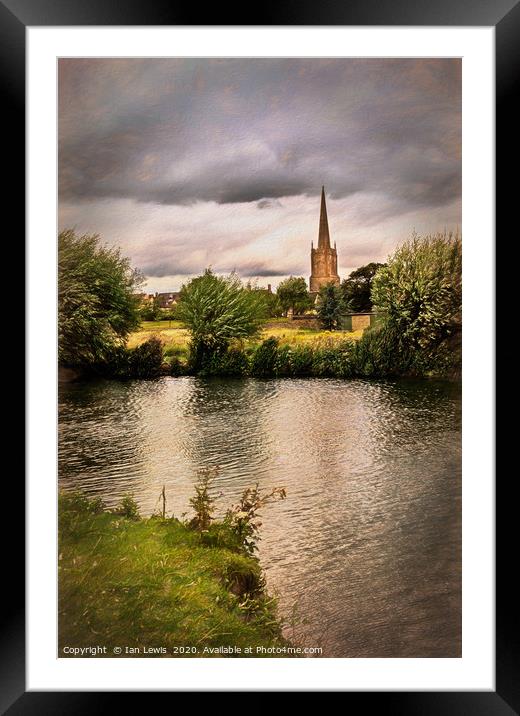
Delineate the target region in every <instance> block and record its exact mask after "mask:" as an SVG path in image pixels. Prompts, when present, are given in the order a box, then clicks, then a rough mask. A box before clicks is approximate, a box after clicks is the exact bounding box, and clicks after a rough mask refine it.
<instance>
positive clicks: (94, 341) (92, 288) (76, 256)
mask: <svg viewBox="0 0 520 716" xmlns="http://www.w3.org/2000/svg"><path fill="white" fill-rule="evenodd" d="M141 283H142V276H141V275H140V274H139V272H137V271H136V270H134V269H132V268H131V266H130V263H129V260H128V259H127V258H124V257H123V256H121V253H120V250H119V249H118V248H109V247H107V246H104V245H102V244H101V239H100V237H99V236H98V235H97V234H94V235H91V236H88V235H85V236H76V234H75V233H74V231H72V230H70V229H68V230H66V231H62V232H60V234H59V236H58V359H59V362H60V364H62V365H69V366H85V365H86V366H88V365H91V364H95V363H102V362H104V361H106V360H107V359H108V358H109V357H110V355H111V353H112V352H113V350H114V349H116V348H117V347H119V346H121V345H123V344H124V343H125V341H126V338H127V337H128V334H129V333H130V332H131V331H132V330H134V329H135V328H137V326H138V325H139V297H138V296H137V295H136V293H135V291H136V288H137V287H138V286H139V285H140V284H141Z"/></svg>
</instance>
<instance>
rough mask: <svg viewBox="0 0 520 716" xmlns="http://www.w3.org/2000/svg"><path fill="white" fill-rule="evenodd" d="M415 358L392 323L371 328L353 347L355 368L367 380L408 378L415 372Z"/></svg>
mask: <svg viewBox="0 0 520 716" xmlns="http://www.w3.org/2000/svg"><path fill="white" fill-rule="evenodd" d="M412 359H413V356H412V354H411V352H410V350H409V349H407V348H406V346H404V345H403V344H402V343H401V341H400V340H399V334H398V332H397V331H396V329H395V328H394V327H392V326H391V325H390V324H382V325H379V326H375V327H373V328H368V329H367V330H366V331H365V332H364V333H363V336H362V337H361V339H360V340H359V341H357V342H356V343H355V345H354V346H353V354H352V363H353V369H354V371H355V373H356V375H359V376H362V377H366V378H384V377H390V376H398V375H407V374H409V373H411V372H412Z"/></svg>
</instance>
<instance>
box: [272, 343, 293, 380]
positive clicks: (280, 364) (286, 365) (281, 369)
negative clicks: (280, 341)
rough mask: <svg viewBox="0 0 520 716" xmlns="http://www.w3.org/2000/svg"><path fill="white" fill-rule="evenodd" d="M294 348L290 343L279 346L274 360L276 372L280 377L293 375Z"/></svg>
mask: <svg viewBox="0 0 520 716" xmlns="http://www.w3.org/2000/svg"><path fill="white" fill-rule="evenodd" d="M291 357H292V350H291V347H290V346H288V345H283V346H279V347H278V349H277V351H276V359H275V362H274V374H275V375H276V376H279V377H280V378H285V377H287V376H290V375H292V361H291Z"/></svg>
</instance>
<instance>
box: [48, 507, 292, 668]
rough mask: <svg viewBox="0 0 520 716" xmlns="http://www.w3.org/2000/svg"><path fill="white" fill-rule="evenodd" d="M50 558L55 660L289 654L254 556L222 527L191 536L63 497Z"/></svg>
mask: <svg viewBox="0 0 520 716" xmlns="http://www.w3.org/2000/svg"><path fill="white" fill-rule="evenodd" d="M58 564H59V569H58V584H59V656H60V657H67V656H79V657H89V656H96V657H118V658H119V657H126V658H131V657H143V656H144V657H195V658H200V657H222V656H225V657H263V656H265V657H272V656H276V657H283V656H293V657H294V656H297V654H294V653H284V651H283V650H284V649H287V648H289V647H290V644H289V643H288V642H287V641H286V640H285V639H284V638H283V636H282V625H281V622H280V620H279V619H278V618H277V615H276V602H275V600H274V599H273V598H272V597H270V596H269V595H268V594H267V593H266V591H265V585H264V580H263V576H262V570H261V566H260V564H259V562H258V560H257V559H255V558H253V557H251V556H249V555H247V554H246V553H244V552H243V551H241V550H240V549H239V548H238V547H237V544H236V538H234V536H233V534H232V533H231V531H230V530H229V528H227V526H225V525H224V524H223V523H219V522H214V523H212V524H211V526H210V527H209V529H208V530H206V531H204V532H199V531H197V530H194V529H190V527H189V526H188V525H187V524H186V523H184V522H181V521H179V520H178V519H175V518H162V517H159V516H153V517H150V518H146V519H145V518H141V517H139V516H138V515H137V514H136V512H135V507H134V505H133V504H132V502H131V501H128V500H126V502H124V503H123V506H122V507H121V508H119V509H118V510H116V511H107V510H106V509H105V508H104V506H103V504H102V503H101V502H100V501H99V500H89V499H87V498H86V497H83V496H81V495H79V494H67V493H64V494H61V495H60V497H59V562H58ZM98 647H99V648H98ZM273 649H274V650H278V649H280V650H281V652H280V653H277V652H276V651H275V653H272V650H273Z"/></svg>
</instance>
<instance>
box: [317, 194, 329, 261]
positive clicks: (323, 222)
mask: <svg viewBox="0 0 520 716" xmlns="http://www.w3.org/2000/svg"><path fill="white" fill-rule="evenodd" d="M318 248H319V249H330V235H329V222H328V219H327V205H326V204H325V187H324V186H322V187H321V209H320V230H319V233H318Z"/></svg>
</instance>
